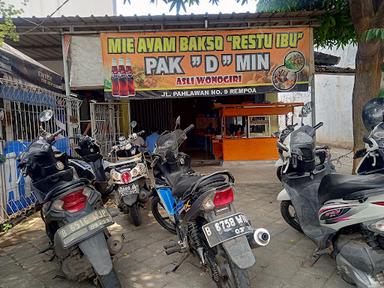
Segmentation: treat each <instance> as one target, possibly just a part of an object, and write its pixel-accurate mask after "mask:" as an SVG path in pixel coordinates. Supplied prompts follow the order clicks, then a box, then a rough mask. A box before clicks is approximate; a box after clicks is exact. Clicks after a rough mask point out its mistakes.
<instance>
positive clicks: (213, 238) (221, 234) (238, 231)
mask: <svg viewBox="0 0 384 288" xmlns="http://www.w3.org/2000/svg"><path fill="white" fill-rule="evenodd" d="M203 232H204V235H205V237H206V238H207V241H208V244H209V246H210V247H214V246H216V245H218V244H220V243H223V242H225V241H228V240H231V239H234V238H236V237H239V236H242V235H245V234H248V233H249V232H252V227H251V224H250V223H249V221H248V219H247V218H246V217H245V216H244V214H242V213H237V214H234V215H231V216H227V217H225V218H222V219H219V220H215V221H213V222H210V223H208V224H205V225H204V226H203Z"/></svg>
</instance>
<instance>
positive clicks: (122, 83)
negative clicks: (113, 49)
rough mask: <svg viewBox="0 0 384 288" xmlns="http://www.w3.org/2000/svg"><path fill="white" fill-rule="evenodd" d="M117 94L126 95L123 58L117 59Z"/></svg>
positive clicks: (126, 78) (126, 81)
mask: <svg viewBox="0 0 384 288" xmlns="http://www.w3.org/2000/svg"><path fill="white" fill-rule="evenodd" d="M119 96H120V97H126V96H128V77H127V73H126V71H125V66H124V58H120V59H119Z"/></svg>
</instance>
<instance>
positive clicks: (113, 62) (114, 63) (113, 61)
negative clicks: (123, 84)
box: [112, 58, 117, 66]
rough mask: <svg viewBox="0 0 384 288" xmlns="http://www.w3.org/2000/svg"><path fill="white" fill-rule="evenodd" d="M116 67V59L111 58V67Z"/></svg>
mask: <svg viewBox="0 0 384 288" xmlns="http://www.w3.org/2000/svg"><path fill="white" fill-rule="evenodd" d="M116 65H117V61H116V58H112V66H116Z"/></svg>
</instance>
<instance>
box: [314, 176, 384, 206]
mask: <svg viewBox="0 0 384 288" xmlns="http://www.w3.org/2000/svg"><path fill="white" fill-rule="evenodd" d="M380 188H384V175H382V174H373V175H364V176H363V175H341V174H328V175H326V176H324V178H323V179H322V180H321V183H320V186H319V192H318V197H319V202H320V204H324V203H325V202H326V201H329V200H333V199H343V198H348V199H351V200H352V199H361V198H366V197H365V196H366V195H367V193H369V192H370V191H369V190H372V189H380Z"/></svg>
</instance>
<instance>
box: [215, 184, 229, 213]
mask: <svg viewBox="0 0 384 288" xmlns="http://www.w3.org/2000/svg"><path fill="white" fill-rule="evenodd" d="M233 199H234V193H233V188H232V187H231V186H230V187H228V188H227V189H225V190H222V191H216V193H215V196H214V197H213V204H214V205H215V207H216V208H220V207H224V206H227V205H228V204H230V203H232V202H233Z"/></svg>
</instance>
